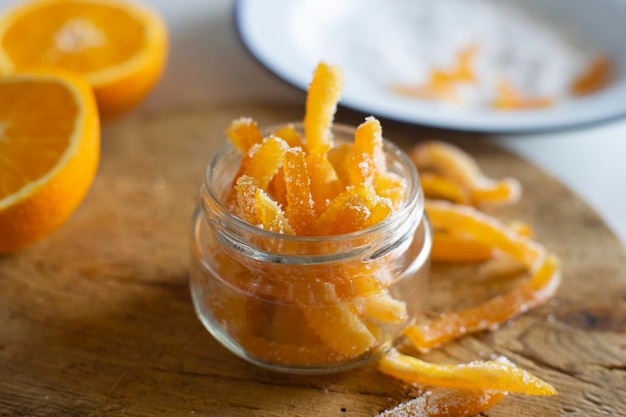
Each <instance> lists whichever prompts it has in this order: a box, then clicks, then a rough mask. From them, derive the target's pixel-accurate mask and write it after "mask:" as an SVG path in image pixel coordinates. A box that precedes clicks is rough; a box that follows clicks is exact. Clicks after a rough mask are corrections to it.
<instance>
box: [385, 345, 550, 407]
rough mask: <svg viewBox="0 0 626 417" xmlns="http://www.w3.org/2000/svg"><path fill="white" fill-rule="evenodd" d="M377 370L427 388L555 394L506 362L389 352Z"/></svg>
mask: <svg viewBox="0 0 626 417" xmlns="http://www.w3.org/2000/svg"><path fill="white" fill-rule="evenodd" d="M378 369H379V370H380V371H381V372H382V373H384V374H387V375H390V376H393V377H394V378H397V379H400V380H403V381H406V382H416V383H419V384H422V385H427V386H437V387H448V388H460V389H483V390H496V391H505V392H511V393H520V394H528V395H540V396H545V395H556V394H557V391H556V390H555V389H554V387H553V386H552V385H550V384H548V383H547V382H545V381H542V380H541V379H539V378H537V377H536V376H534V375H532V374H531V373H529V372H527V371H525V370H523V369H521V368H518V367H517V366H515V365H513V364H512V363H510V362H509V361H508V360H505V359H502V360H491V361H472V362H468V363H462V364H433V363H429V362H425V361H423V360H421V359H418V358H416V357H413V356H409V355H405V354H402V353H400V352H398V351H397V350H396V349H391V350H390V351H389V352H388V353H387V354H386V355H384V356H383V357H382V358H381V360H380V361H379V363H378Z"/></svg>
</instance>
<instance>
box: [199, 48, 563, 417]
mask: <svg viewBox="0 0 626 417" xmlns="http://www.w3.org/2000/svg"><path fill="white" fill-rule="evenodd" d="M474 53H475V50H474V51H472V50H468V51H466V52H465V54H464V55H463V56H460V57H459V65H458V67H457V68H456V70H455V71H454V72H452V73H449V74H447V73H441V74H434V75H433V80H434V81H433V82H435V81H436V82H438V83H440V84H441V85H445V84H446V83H449V82H452V81H455V80H456V81H458V80H471V79H472V77H473V75H472V73H471V67H470V64H471V60H472V59H473V54H474ZM456 81H455V82H456ZM342 85H343V75H342V73H341V70H340V69H339V67H335V66H330V65H326V64H324V63H320V64H319V65H318V67H317V68H316V70H315V73H314V76H313V81H312V83H311V85H310V88H309V94H308V96H307V103H306V113H305V117H304V124H303V126H304V132H298V131H296V129H295V128H294V127H293V126H291V125H287V126H284V127H281V128H279V129H276V130H275V131H273V132H272V133H270V134H269V135H267V136H266V137H263V136H262V134H261V133H260V131H259V129H258V127H257V125H256V122H255V121H254V120H252V119H249V118H239V119H236V120H234V121H233V122H232V123H231V124H230V126H229V127H228V129H227V135H228V137H229V138H230V141H231V142H232V144H233V146H234V147H235V148H237V149H238V150H239V152H240V153H241V155H242V160H241V164H240V167H239V169H238V172H237V174H236V177H235V179H234V180H233V188H232V190H229V191H228V193H227V195H225V196H224V197H225V198H226V201H227V203H228V204H229V208H231V209H232V211H233V212H234V213H236V214H237V215H239V216H240V217H241V218H242V219H244V220H245V221H247V222H248V223H250V224H252V225H255V226H258V227H259V228H262V229H264V230H268V231H271V232H275V233H281V234H285V235H298V236H332V235H338V234H346V233H351V232H355V231H358V230H362V229H364V228H367V227H370V226H372V225H375V224H377V223H379V222H381V221H383V220H384V219H385V218H387V217H388V216H389V215H390V214H391V213H393V211H394V210H395V209H397V208H398V207H399V206H400V205H401V203H402V202H403V201H404V198H405V191H406V181H405V180H404V179H403V178H401V177H399V176H398V175H396V174H394V173H392V172H390V171H388V169H387V166H386V160H385V154H384V151H383V139H382V129H381V126H380V123H379V121H378V120H376V119H375V118H374V117H368V118H366V120H365V121H364V122H363V123H362V124H361V125H359V126H358V127H357V129H356V131H355V134H354V141H353V142H352V143H335V142H334V138H333V136H332V130H331V127H332V122H333V118H334V114H335V111H336V106H337V102H338V100H339V94H340V91H341V88H342ZM411 157H412V159H413V161H414V163H415V165H416V166H417V168H418V169H419V170H420V175H421V181H422V187H423V190H424V192H425V196H426V197H427V200H426V204H425V210H426V213H427V215H428V218H429V220H430V223H431V225H432V227H433V230H434V243H433V252H432V259H433V260H434V261H444V262H450V261H452V262H459V261H463V262H483V263H484V264H486V265H496V267H494V271H495V272H494V273H505V272H506V271H511V270H512V271H515V268H519V266H520V265H521V266H522V267H523V268H524V269H525V270H526V271H527V272H529V274H530V279H528V280H527V281H525V282H523V283H521V284H519V285H518V286H517V287H515V288H513V289H512V290H510V291H509V292H507V293H505V294H502V295H500V296H497V297H494V298H492V299H491V300H488V301H486V302H485V303H483V304H480V305H478V306H475V307H472V308H469V309H466V310H462V311H458V312H452V313H446V314H443V315H441V316H440V317H438V318H436V319H434V320H431V321H428V322H424V323H418V324H414V325H412V326H409V327H408V328H407V329H406V331H405V334H406V335H407V336H408V339H409V340H410V341H411V342H413V344H414V345H415V347H416V348H417V349H419V350H422V351H425V350H429V349H431V348H434V347H436V346H439V345H441V344H442V343H445V342H447V341H450V340H453V339H455V338H457V337H460V336H463V335H465V334H467V333H472V332H476V331H480V330H485V329H491V328H494V327H496V326H498V325H500V324H501V323H503V322H506V321H507V320H510V319H511V318H513V317H515V316H516V315H518V314H520V313H523V312H525V311H526V310H528V309H530V308H533V307H535V306H536V305H538V304H540V303H542V302H544V301H545V300H546V299H547V298H549V297H550V296H551V295H552V294H553V293H554V292H555V290H556V288H557V286H558V283H559V265H558V260H557V259H556V257H555V256H553V255H547V252H546V250H545V249H544V248H543V247H542V246H541V245H539V244H537V243H536V242H534V241H532V240H531V239H530V236H532V229H531V228H530V226H528V225H526V224H524V223H521V222H516V223H511V224H509V225H505V224H504V223H502V222H500V221H498V220H497V219H495V218H493V217H490V216H488V215H486V214H485V213H483V212H481V211H479V210H478V209H477V208H476V207H480V206H482V205H486V204H490V205H503V204H510V203H514V202H516V201H517V200H518V199H519V197H520V194H521V186H520V184H519V182H517V180H515V179H510V178H505V179H502V180H493V179H491V178H488V177H487V176H486V175H485V174H483V172H482V171H481V170H480V168H479V166H478V164H477V162H476V161H475V160H474V159H473V158H472V157H471V156H470V155H469V154H467V153H466V152H464V151H463V150H461V149H460V148H458V147H456V146H453V145H450V144H446V143H443V142H438V141H429V142H425V143H422V144H419V145H417V146H416V147H415V149H414V150H413V152H412V153H411ZM434 198H443V199H444V200H435V199H434ZM445 200H448V201H445ZM262 240H263V238H260V241H262ZM270 240H271V239H270ZM273 243H277V242H269V243H268V245H267V247H265V248H264V249H273V248H274V246H272V245H273ZM277 244H278V245H289V244H293V245H295V246H294V247H295V249H296V251H297V250H299V249H301V248H299V247H297V243H295V242H289V241H287V242H278V243H277ZM215 256H216V259H218V258H219V259H218V260H217V265H216V268H217V269H218V271H217V272H218V273H219V275H220V276H227V277H229V280H230V282H229V284H230V285H232V287H230V286H229V287H228V288H227V289H224V290H222V291H223V292H224V294H221V293H220V292H219V291H217V292H216V293H214V294H213V293H212V294H207V297H209V298H210V297H213V298H211V301H207V304H210V305H211V306H212V307H211V308H213V309H214V311H213V313H214V316H215V318H216V319H217V320H219V321H221V322H222V324H223V326H224V327H227V328H229V332H230V335H231V337H233V338H235V339H236V340H237V341H238V343H241V344H242V345H243V346H244V347H245V348H246V350H247V351H248V352H250V353H251V354H252V355H253V356H254V357H255V358H256V359H258V360H260V361H265V362H270V363H271V362H280V363H282V364H284V365H294V366H304V367H306V366H315V365H317V364H320V363H325V362H330V361H336V360H345V359H347V358H354V357H356V356H358V355H362V354H365V353H367V352H373V351H374V350H375V349H377V348H378V347H377V346H379V345H380V344H381V339H380V337H381V335H383V334H384V333H385V332H386V331H387V330H386V328H387V327H388V326H399V325H403V323H406V322H407V321H408V320H410V317H409V311H410V307H409V306H408V305H407V303H405V302H402V301H399V300H396V299H395V298H394V297H393V296H392V295H391V293H390V291H389V290H388V286H389V285H390V284H391V283H392V282H393V279H390V278H389V276H390V272H389V271H387V270H386V268H385V265H384V263H370V264H369V265H363V264H362V262H361V261H360V260H357V261H345V262H339V263H336V264H333V265H320V266H319V267H317V268H311V269H306V270H304V269H303V268H297V267H294V268H290V267H288V266H285V265H281V267H276V266H274V265H271V264H270V265H268V264H267V263H263V262H252V261H250V260H243V259H239V258H238V256H239V255H238V254H237V253H235V251H232V253H230V252H229V253H226V252H224V253H217V254H216V255H215ZM498 260H504V261H507V260H508V261H510V262H508V263H506V262H505V263H504V264H502V265H500V264H499V263H498ZM485 261H488V262H485ZM498 265H500V266H498ZM511 265H513V266H511ZM503 271H504V272H503ZM238 290H240V291H241V293H239V292H238ZM247 294H252V296H248V295H247ZM218 299H219V300H218ZM222 299H226V300H228V305H229V306H230V307H228V308H226V307H225V306H226V303H225V302H224V301H222ZM379 369H380V371H381V372H383V373H385V374H388V375H391V376H393V377H396V378H399V379H401V380H404V381H408V382H418V383H421V384H424V385H429V386H435V387H444V388H435V389H434V390H433V391H430V394H428V395H426V394H424V395H422V396H420V397H417V398H416V399H414V400H411V401H408V402H406V403H404V404H401V405H399V406H398V408H396V409H394V410H396V412H398V413H407V415H417V416H443V415H449V414H448V413H456V414H454V415H462V416H464V415H467V416H469V415H473V414H476V413H479V412H481V411H483V410H485V409H487V408H489V407H490V406H492V405H493V404H495V403H497V402H498V401H500V399H501V398H502V396H503V395H504V392H517V393H525V394H532V395H554V394H556V391H555V390H554V388H553V387H551V386H550V385H549V384H547V383H545V382H543V381H541V380H540V379H538V378H536V377H534V376H532V375H531V374H529V373H528V372H526V371H524V370H522V369H520V368H518V367H516V366H514V365H512V364H510V363H507V362H504V361H475V362H470V363H467V364H456V365H450V364H432V363H427V362H424V361H422V360H420V359H418V358H416V357H412V356H408V355H405V354H402V353H400V352H398V351H397V350H395V349H391V350H390V351H389V352H388V353H387V354H385V355H384V356H383V357H382V359H381V360H380V362H379ZM394 410H389V411H388V412H384V413H383V414H381V415H384V416H387V415H396V414H389V413H394ZM399 415H403V414H399Z"/></svg>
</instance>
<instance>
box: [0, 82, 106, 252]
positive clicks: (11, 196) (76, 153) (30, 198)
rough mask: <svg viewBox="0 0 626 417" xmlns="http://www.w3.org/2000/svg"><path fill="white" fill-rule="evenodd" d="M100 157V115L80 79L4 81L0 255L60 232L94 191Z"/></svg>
mask: <svg viewBox="0 0 626 417" xmlns="http://www.w3.org/2000/svg"><path fill="white" fill-rule="evenodd" d="M99 156H100V133H99V122H98V111H97V108H96V102H95V99H94V96H93V92H92V90H91V88H90V87H89V84H87V83H86V82H85V81H84V80H83V79H82V78H80V77H79V76H77V75H73V74H70V73H64V72H60V71H55V72H53V73H50V72H46V73H41V72H39V73H24V74H16V75H11V76H6V77H0V253H8V252H14V251H17V250H19V249H22V248H24V247H26V246H28V245H30V244H32V243H34V242H36V241H37V240H39V239H41V238H43V237H44V236H46V235H48V234H49V233H51V232H52V231H53V230H54V229H56V228H57V227H58V226H60V225H61V224H62V223H63V222H64V221H65V220H66V219H67V218H68V217H69V216H70V214H72V212H73V211H74V210H75V209H76V208H77V207H78V205H79V204H80V202H81V201H82V200H83V198H84V196H85V194H86V193H87V191H88V189H89V187H90V186H91V183H92V181H93V178H94V176H95V173H96V170H97V166H98V160H99Z"/></svg>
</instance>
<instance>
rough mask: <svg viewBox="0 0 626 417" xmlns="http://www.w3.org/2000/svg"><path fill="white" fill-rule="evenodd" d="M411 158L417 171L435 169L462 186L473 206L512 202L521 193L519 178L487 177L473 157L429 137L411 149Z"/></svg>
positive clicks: (516, 199)
mask: <svg viewBox="0 0 626 417" xmlns="http://www.w3.org/2000/svg"><path fill="white" fill-rule="evenodd" d="M411 159H412V160H413V163H415V166H416V167H417V169H418V170H423V171H424V172H427V171H429V170H431V171H435V172H436V173H437V174H439V175H441V176H443V177H444V178H447V179H449V180H450V181H451V182H453V183H456V184H458V185H459V186H461V187H462V188H463V189H465V190H466V191H467V192H468V193H469V195H470V197H471V200H472V202H473V203H474V204H476V205H480V204H512V203H515V202H517V201H518V200H519V198H520V196H521V193H522V187H521V185H520V183H519V181H518V180H516V179H515V178H503V179H501V180H497V181H496V180H493V179H491V178H489V177H487V176H486V175H485V174H484V173H483V172H482V171H481V169H480V167H479V166H478V164H477V162H476V160H475V159H474V158H472V157H471V156H470V155H469V154H468V153H466V152H465V151H463V150H462V149H461V148H459V147H457V146H455V145H452V144H450V143H445V142H441V141H436V140H432V141H427V142H424V143H421V144H418V145H416V146H415V148H413V150H412V151H411ZM425 191H427V190H425ZM426 196H427V197H430V196H429V195H428V194H427V195H426ZM435 197H437V196H435Z"/></svg>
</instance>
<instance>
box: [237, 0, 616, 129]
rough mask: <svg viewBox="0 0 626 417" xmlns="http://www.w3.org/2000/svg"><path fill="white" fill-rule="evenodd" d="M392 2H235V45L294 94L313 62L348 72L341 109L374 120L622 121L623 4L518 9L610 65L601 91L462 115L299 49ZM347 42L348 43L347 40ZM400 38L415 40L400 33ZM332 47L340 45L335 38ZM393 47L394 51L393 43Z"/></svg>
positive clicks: (468, 123)
mask: <svg viewBox="0 0 626 417" xmlns="http://www.w3.org/2000/svg"><path fill="white" fill-rule="evenodd" d="M395 1H398V0H388V1H373V0H369V1H367V2H365V1H364V0H238V1H237V3H236V6H235V21H236V26H237V30H238V33H239V35H240V37H241V40H242V42H243V43H244V45H245V46H246V47H247V48H248V50H249V51H250V52H251V54H252V55H253V56H254V57H255V58H256V59H257V60H258V61H259V62H260V63H261V64H263V65H264V66H265V67H267V68H268V69H269V70H271V71H272V72H274V73H275V74H276V75H278V76H279V77H281V78H282V79H284V80H285V81H287V82H288V83H290V84H292V85H294V86H296V87H298V88H300V89H302V90H306V89H307V88H308V85H309V82H310V80H311V77H312V74H313V70H314V68H315V66H316V65H317V63H318V62H319V61H321V60H324V61H327V62H329V63H332V64H338V65H341V66H342V67H344V68H346V69H349V70H346V71H344V72H345V87H344V90H343V94H342V99H341V104H342V105H344V106H346V107H349V108H352V109H355V110H358V111H361V112H364V113H366V114H373V115H375V116H377V117H382V118H389V119H393V120H398V121H403V122H409V123H414V124H421V125H428V126H435V127H442V128H450V129H457V130H470V131H482V132H528V131H537V130H549V129H560V128H567V127H574V126H580V125H584V124H589V123H593V122H599V121H605V120H608V119H611V118H615V117H619V116H623V115H626V48H624V45H623V42H624V40H625V39H626V1H624V0H594V1H589V0H532V1H529V0H526V1H525V2H524V5H531V6H533V7H534V8H535V9H539V10H540V11H541V12H542V13H543V14H544V15H545V16H547V17H549V18H554V19H556V21H558V22H560V23H566V24H567V25H568V26H571V27H575V28H576V31H577V33H578V34H584V36H585V38H586V40H590V41H591V44H592V45H595V46H596V47H597V48H598V49H600V50H602V51H604V52H607V53H608V54H609V55H610V56H611V58H612V60H613V64H614V69H615V77H614V81H613V82H612V83H611V85H610V86H609V87H607V88H605V89H603V90H602V91H599V92H597V93H595V94H592V95H589V96H586V97H584V98H576V99H568V100H563V101H561V102H559V103H558V104H557V105H554V106H552V107H548V108H545V109H541V110H525V111H513V112H501V111H500V112H499V111H494V110H489V109H481V110H477V109H474V110H470V109H463V108H459V107H454V106H450V105H442V104H437V103H433V102H429V101H424V100H418V99H415V98H410V97H405V96H401V95H398V94H396V93H394V92H393V91H392V89H391V88H390V87H389V85H385V84H384V83H381V82H377V81H376V79H375V78H371V77H368V76H366V74H368V72H367V71H359V68H360V66H361V67H362V66H363V63H362V62H361V63H357V62H350V61H346V60H350V59H353V57H354V54H346V55H345V56H343V55H340V56H337V55H336V54H335V56H333V57H332V58H333V60H332V61H330V60H329V54H330V52H328V54H327V53H326V51H324V50H323V48H322V49H320V48H319V45H317V49H316V48H311V47H309V46H310V45H307V42H308V43H310V41H311V40H314V39H316V38H319V37H320V36H324V35H326V34H329V33H332V34H333V36H338V37H342V36H346V30H342V29H343V28H342V27H341V25H342V24H343V22H345V20H344V19H345V17H346V16H349V15H350V14H353V13H354V12H355V10H356V9H355V8H356V7H362V6H363V5H364V3H367V4H368V7H369V9H368V10H369V11H368V13H369V14H370V15H371V16H380V15H382V14H383V13H387V12H388V10H389V9H388V8H389V7H395V6H397V5H398V4H400V3H401V4H403V5H404V7H407V5H410V4H411V3H410V2H409V1H408V0H405V1H399V2H398V3H396V4H394V2H395ZM519 1H521V0H519ZM376 5H378V6H376ZM376 7H378V8H380V10H376ZM383 32H384V31H382V30H381V33H380V36H381V37H382V36H385V33H383ZM348 35H351V36H352V37H353V38H354V33H353V32H351V33H350V34H348ZM396 36H397V34H396ZM403 36H404V35H403ZM405 36H415V34H414V33H410V32H406V34H405ZM339 41H341V39H339V38H337V42H339ZM378 43H380V42H378ZM394 44H396V45H397V39H396V42H394ZM390 46H391V45H390ZM361 58H362V57H360V58H359V59H361ZM361 61H363V60H362V59H361ZM372 61H373V62H371V65H372V66H376V65H381V64H384V62H380V61H381V60H380V59H372ZM369 73H371V71H370V72H369Z"/></svg>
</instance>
